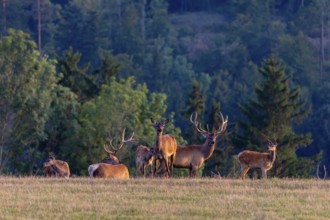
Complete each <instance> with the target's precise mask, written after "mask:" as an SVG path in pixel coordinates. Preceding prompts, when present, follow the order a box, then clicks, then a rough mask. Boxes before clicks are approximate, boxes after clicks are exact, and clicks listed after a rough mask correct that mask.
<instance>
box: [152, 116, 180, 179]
mask: <svg viewBox="0 0 330 220" xmlns="http://www.w3.org/2000/svg"><path fill="white" fill-rule="evenodd" d="M169 122H170V120H169V119H167V120H165V121H163V122H157V121H156V120H154V119H153V118H151V123H152V125H153V126H154V128H155V130H156V140H155V145H154V147H155V150H154V160H155V167H154V173H155V172H156V164H157V162H156V160H160V161H162V160H164V163H165V166H166V170H167V173H168V175H169V176H171V174H172V172H173V161H174V160H175V155H176V148H177V143H176V140H175V138H174V137H173V136H172V135H170V134H166V135H163V131H164V128H165V126H166V125H167V124H168V123H169ZM169 160H170V163H169Z"/></svg>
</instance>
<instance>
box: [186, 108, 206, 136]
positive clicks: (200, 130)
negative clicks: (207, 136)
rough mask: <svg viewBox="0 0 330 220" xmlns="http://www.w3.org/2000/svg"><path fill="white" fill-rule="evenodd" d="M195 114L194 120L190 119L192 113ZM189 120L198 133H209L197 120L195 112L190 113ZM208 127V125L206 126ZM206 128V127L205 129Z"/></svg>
mask: <svg viewBox="0 0 330 220" xmlns="http://www.w3.org/2000/svg"><path fill="white" fill-rule="evenodd" d="M194 114H195V118H194V120H193V119H192V117H193V115H194ZM190 122H191V123H193V125H194V126H195V128H196V130H197V131H198V132H200V133H209V132H208V131H205V130H204V129H203V128H202V126H201V124H200V123H198V122H197V112H194V113H192V114H191V115H190ZM207 128H208V126H207ZM207 130H208V129H207Z"/></svg>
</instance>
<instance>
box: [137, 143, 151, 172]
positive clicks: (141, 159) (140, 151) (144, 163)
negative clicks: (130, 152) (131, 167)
mask: <svg viewBox="0 0 330 220" xmlns="http://www.w3.org/2000/svg"><path fill="white" fill-rule="evenodd" d="M153 149H154V148H152V147H146V146H142V145H139V146H138V147H137V149H136V152H135V164H136V175H143V176H144V175H145V169H146V168H147V167H149V171H150V175H151V176H153V175H154V174H153V172H152V162H153V159H154V150H153Z"/></svg>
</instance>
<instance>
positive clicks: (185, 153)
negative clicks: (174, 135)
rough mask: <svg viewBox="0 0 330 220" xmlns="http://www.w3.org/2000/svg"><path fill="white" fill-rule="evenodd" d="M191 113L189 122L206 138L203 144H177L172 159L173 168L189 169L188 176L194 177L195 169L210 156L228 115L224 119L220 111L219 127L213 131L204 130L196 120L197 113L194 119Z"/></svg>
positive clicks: (224, 126)
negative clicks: (173, 158) (174, 155)
mask: <svg viewBox="0 0 330 220" xmlns="http://www.w3.org/2000/svg"><path fill="white" fill-rule="evenodd" d="M193 114H194V113H193ZM193 114H191V116H190V122H191V123H192V124H193V125H194V127H195V129H196V131H197V132H198V133H200V134H201V135H202V136H203V137H205V138H206V140H205V142H204V143H203V144H191V145H186V146H179V147H178V149H177V151H176V158H175V160H174V167H175V168H185V169H189V177H195V176H196V172H197V170H198V169H199V168H200V167H201V166H202V165H203V163H204V162H205V160H207V159H209V158H210V157H211V156H212V154H213V151H214V149H215V143H216V139H217V137H218V136H219V135H220V134H222V133H223V132H224V131H225V130H226V128H227V124H228V116H226V119H224V118H223V115H222V113H221V112H220V116H221V119H222V123H221V125H219V128H218V129H217V130H215V131H214V132H210V131H209V130H207V131H206V130H204V129H203V128H202V127H201V124H200V123H198V122H197V113H195V118H194V120H193V118H192V117H193Z"/></svg>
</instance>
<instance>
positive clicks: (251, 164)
mask: <svg viewBox="0 0 330 220" xmlns="http://www.w3.org/2000/svg"><path fill="white" fill-rule="evenodd" d="M268 143H269V145H268V152H256V151H250V150H245V151H242V152H240V153H239V154H238V161H239V163H240V165H241V173H240V178H241V179H243V180H244V179H245V175H246V174H247V172H248V171H249V169H250V168H260V169H261V173H262V178H267V171H268V170H270V169H271V168H272V167H273V164H274V162H275V159H276V147H277V142H275V143H273V142H271V141H270V140H268Z"/></svg>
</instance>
